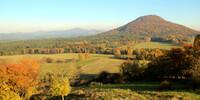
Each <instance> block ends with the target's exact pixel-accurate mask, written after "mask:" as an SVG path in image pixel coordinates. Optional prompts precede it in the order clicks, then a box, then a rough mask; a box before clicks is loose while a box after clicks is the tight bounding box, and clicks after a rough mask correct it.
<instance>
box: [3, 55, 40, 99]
mask: <svg viewBox="0 0 200 100" xmlns="http://www.w3.org/2000/svg"><path fill="white" fill-rule="evenodd" d="M38 75H39V64H38V62H37V60H35V59H26V58H24V59H22V60H20V61H19V62H17V63H13V64H10V63H4V64H1V65H0V79H1V80H4V82H3V85H2V84H1V85H0V88H2V87H3V86H4V85H6V86H8V88H9V90H11V91H13V92H16V93H17V94H19V95H20V96H22V97H25V96H27V92H29V93H30V90H33V88H35V87H36V86H37V81H36V80H37V78H38ZM27 98H29V97H27Z"/></svg>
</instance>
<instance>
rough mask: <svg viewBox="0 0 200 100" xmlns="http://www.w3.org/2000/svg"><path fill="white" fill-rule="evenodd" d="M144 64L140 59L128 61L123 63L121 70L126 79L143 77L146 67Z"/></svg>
mask: <svg viewBox="0 0 200 100" xmlns="http://www.w3.org/2000/svg"><path fill="white" fill-rule="evenodd" d="M144 65H145V64H144V63H142V62H139V61H134V62H130V61H128V62H125V63H123V64H122V65H121V69H120V71H121V73H122V75H123V77H124V78H125V79H126V80H130V81H131V80H133V79H141V77H142V76H143V73H144V71H145V68H146V66H144Z"/></svg>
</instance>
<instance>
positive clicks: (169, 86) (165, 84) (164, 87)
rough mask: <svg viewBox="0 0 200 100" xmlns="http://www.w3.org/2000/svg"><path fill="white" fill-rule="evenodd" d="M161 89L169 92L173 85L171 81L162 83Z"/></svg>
mask: <svg viewBox="0 0 200 100" xmlns="http://www.w3.org/2000/svg"><path fill="white" fill-rule="evenodd" d="M159 89H161V90H169V89H172V84H171V83H170V82H169V81H166V80H165V81H162V82H161V83H160V86H159Z"/></svg>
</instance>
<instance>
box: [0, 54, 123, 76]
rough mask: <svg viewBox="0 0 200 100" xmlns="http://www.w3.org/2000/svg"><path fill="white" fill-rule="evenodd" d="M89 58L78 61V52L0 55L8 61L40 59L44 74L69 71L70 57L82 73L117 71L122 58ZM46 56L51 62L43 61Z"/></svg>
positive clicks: (110, 56)
mask: <svg viewBox="0 0 200 100" xmlns="http://www.w3.org/2000/svg"><path fill="white" fill-rule="evenodd" d="M90 56H91V57H90V58H89V59H86V60H83V61H79V60H78V59H79V58H78V54H75V53H70V54H34V55H15V56H1V57H0V59H6V60H7V61H9V62H17V60H19V59H23V58H28V59H29V58H33V59H37V60H39V61H40V65H41V66H40V72H41V75H44V74H45V73H47V72H54V73H58V72H62V71H69V70H70V69H71V68H72V67H74V63H72V61H71V60H72V59H75V60H76V63H75V64H76V66H79V67H81V69H82V73H83V74H98V73H100V72H101V71H104V70H106V71H108V72H118V71H119V66H120V65H121V63H123V62H124V60H120V59H114V58H113V56H112V55H103V54H91V55H90ZM46 58H52V59H53V62H52V63H47V62H45V61H44V59H46ZM56 60H64V61H65V62H62V63H57V62H56Z"/></svg>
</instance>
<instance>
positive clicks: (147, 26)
mask: <svg viewBox="0 0 200 100" xmlns="http://www.w3.org/2000/svg"><path fill="white" fill-rule="evenodd" d="M199 33H200V32H199V31H196V30H193V29H191V28H188V27H186V26H183V25H179V24H176V23H173V22H170V21H166V20H165V19H163V18H161V17H160V16H157V15H147V16H142V17H139V18H137V19H136V20H134V21H132V22H130V23H128V24H126V25H123V26H121V27H118V28H116V29H113V30H110V31H107V32H104V33H102V34H101V35H120V34H152V35H155V34H182V35H190V34H199Z"/></svg>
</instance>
